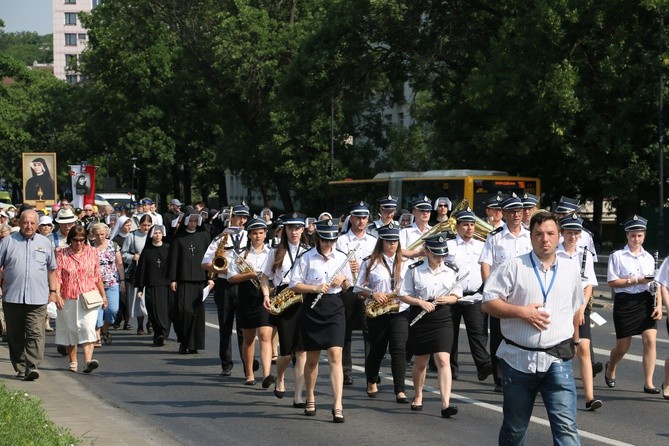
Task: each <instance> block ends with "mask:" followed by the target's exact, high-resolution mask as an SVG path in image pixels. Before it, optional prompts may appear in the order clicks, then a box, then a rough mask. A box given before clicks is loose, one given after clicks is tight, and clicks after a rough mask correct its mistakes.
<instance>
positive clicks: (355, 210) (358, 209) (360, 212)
mask: <svg viewBox="0 0 669 446" xmlns="http://www.w3.org/2000/svg"><path fill="white" fill-rule="evenodd" d="M348 212H349V215H351V216H353V217H369V206H368V205H367V203H365V202H364V201H361V202H359V203H356V204H354V205H351V206H350V207H349V210H348Z"/></svg>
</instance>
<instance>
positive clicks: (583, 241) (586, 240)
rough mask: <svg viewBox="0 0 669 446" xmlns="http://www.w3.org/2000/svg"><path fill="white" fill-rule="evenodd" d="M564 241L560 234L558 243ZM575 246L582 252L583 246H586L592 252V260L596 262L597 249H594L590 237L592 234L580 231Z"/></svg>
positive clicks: (593, 242) (593, 243)
mask: <svg viewBox="0 0 669 446" xmlns="http://www.w3.org/2000/svg"><path fill="white" fill-rule="evenodd" d="M562 242H564V237H562V234H560V244H562ZM576 246H578V247H579V251H581V252H583V249H582V248H584V247H586V248H588V251H590V253H591V254H592V261H593V262H595V263H597V250H596V249H595V241H594V240H593V239H592V235H590V232H588V231H585V230H583V231H581V237H580V238H579V239H578V242H576Z"/></svg>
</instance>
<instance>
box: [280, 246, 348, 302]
mask: <svg viewBox="0 0 669 446" xmlns="http://www.w3.org/2000/svg"><path fill="white" fill-rule="evenodd" d="M342 265H344V266H343V268H342V270H341V271H340V272H341V274H344V276H345V277H346V279H348V281H349V282H351V283H352V282H353V276H352V275H351V268H350V267H349V266H348V262H347V261H346V254H344V253H343V252H341V251H338V250H336V249H333V250H332V251H330V253H329V254H328V256H327V260H325V259H324V258H323V256H322V255H321V254H320V253H319V252H318V250H317V249H316V248H311V249H310V250H309V251H307V252H306V253H304V255H302V256H301V257H300V259H299V261H298V262H297V266H296V267H294V268H293V269H292V271H291V273H290V283H289V284H288V286H289V287H290V288H293V287H295V285H297V284H298V283H301V284H303V285H321V284H323V283H330V281H331V280H332V279H333V278H334V276H335V275H336V273H337V270H338V269H339V268H340V267H341V266H342ZM340 292H341V287H340V286H339V287H333V286H332V287H330V290H329V291H328V294H337V293H340Z"/></svg>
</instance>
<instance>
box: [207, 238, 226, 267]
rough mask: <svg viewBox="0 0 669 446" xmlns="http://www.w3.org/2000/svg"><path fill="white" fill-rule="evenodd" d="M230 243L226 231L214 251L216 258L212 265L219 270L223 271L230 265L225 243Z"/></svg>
mask: <svg viewBox="0 0 669 446" xmlns="http://www.w3.org/2000/svg"><path fill="white" fill-rule="evenodd" d="M227 244H228V233H227V232H226V233H225V234H223V237H221V240H220V241H219V242H218V246H217V247H216V252H215V253H214V260H212V262H211V265H212V267H213V268H214V269H215V270H216V271H217V272H219V273H220V272H222V271H224V270H225V269H226V268H227V267H228V259H227V258H226V257H225V253H226V250H225V245H227Z"/></svg>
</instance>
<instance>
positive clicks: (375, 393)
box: [367, 390, 379, 398]
mask: <svg viewBox="0 0 669 446" xmlns="http://www.w3.org/2000/svg"><path fill="white" fill-rule="evenodd" d="M367 396H368V397H370V398H376V397H377V396H379V391H378V390H377V391H376V392H370V391H369V390H368V391H367Z"/></svg>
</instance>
